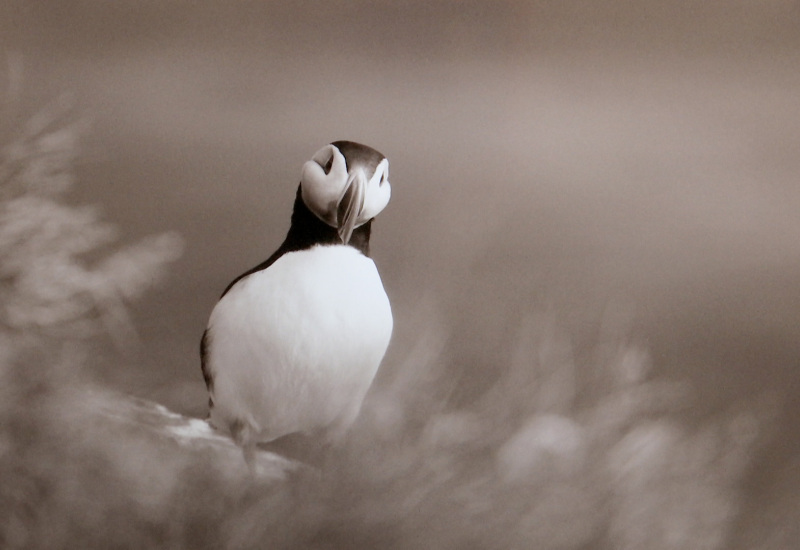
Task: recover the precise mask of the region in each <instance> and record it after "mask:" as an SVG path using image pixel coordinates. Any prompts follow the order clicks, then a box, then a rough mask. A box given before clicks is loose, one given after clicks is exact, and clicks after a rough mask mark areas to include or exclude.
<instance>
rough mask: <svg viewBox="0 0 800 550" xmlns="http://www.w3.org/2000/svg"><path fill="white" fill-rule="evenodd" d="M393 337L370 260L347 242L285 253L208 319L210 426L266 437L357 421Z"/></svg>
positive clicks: (334, 432)
mask: <svg viewBox="0 0 800 550" xmlns="http://www.w3.org/2000/svg"><path fill="white" fill-rule="evenodd" d="M391 333H392V313H391V308H390V306H389V300H388V298H387V296H386V292H385V291H384V289H383V284H382V283H381V279H380V276H379V275H378V271H377V269H376V268H375V264H374V263H373V262H372V260H371V259H369V258H367V257H366V256H364V255H363V254H361V253H360V252H358V251H357V250H355V249H354V248H351V247H348V246H316V247H314V248H312V249H309V250H304V251H298V252H290V253H288V254H285V255H283V256H281V258H279V259H278V260H277V261H276V262H275V263H274V264H272V265H271V266H270V267H269V268H267V269H265V270H263V271H259V272H257V273H254V274H252V275H250V276H248V277H246V278H244V279H242V280H241V281H239V282H238V283H237V284H235V285H234V286H233V287H232V288H231V289H230V290H229V291H228V293H227V294H226V295H225V296H224V297H223V298H222V299H221V300H220V301H219V303H218V304H217V306H216V307H215V308H214V311H213V312H212V313H211V318H210V320H209V334H210V339H211V344H210V346H209V357H208V360H209V365H210V369H211V373H212V376H213V379H214V385H213V399H214V407H213V409H212V413H211V421H212V423H213V424H214V425H215V426H217V427H218V428H221V429H227V428H228V427H229V425H230V423H231V422H234V421H237V420H238V421H244V422H246V423H248V424H249V425H250V426H251V428H252V429H253V430H254V431H255V432H256V433H257V434H258V436H257V438H258V441H270V440H272V439H275V438H277V437H280V436H282V435H286V434H288V433H293V432H298V431H300V432H306V433H313V432H316V431H319V430H327V432H328V433H327V435H328V437H330V438H336V437H338V436H340V435H341V433H342V432H343V431H344V430H346V429H347V428H348V427H349V426H350V424H352V422H353V421H354V420H355V417H356V416H357V415H358V412H359V410H360V408H361V403H362V401H363V399H364V396H365V394H366V392H367V390H368V389H369V386H370V385H371V383H372V380H373V378H374V376H375V373H376V371H377V369H378V366H379V365H380V362H381V360H382V359H383V355H384V353H385V352H386V348H387V346H388V344H389V339H390V337H391Z"/></svg>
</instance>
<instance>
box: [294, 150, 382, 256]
mask: <svg viewBox="0 0 800 550" xmlns="http://www.w3.org/2000/svg"><path fill="white" fill-rule="evenodd" d="M300 193H301V196H302V198H303V202H304V203H305V205H306V206H307V207H308V209H309V210H311V212H313V213H314V215H315V216H317V217H318V218H319V219H320V220H322V221H323V222H325V223H326V224H328V225H330V226H331V227H334V228H336V230H337V231H338V233H339V238H340V239H341V240H342V242H343V243H345V244H347V242H348V241H350V236H351V235H352V234H353V230H354V229H355V228H356V227H358V226H360V225H363V224H365V223H367V222H368V221H369V220H371V219H372V218H374V217H375V216H377V215H378V214H379V213H380V212H381V210H383V209H384V208H385V207H386V205H387V204H388V203H389V197H390V196H391V194H392V189H391V186H390V185H389V161H388V160H387V159H386V157H384V156H383V155H382V154H381V153H379V152H378V151H376V150H375V149H373V148H371V147H367V146H366V145H361V144H360V143H354V142H352V141H334V142H333V143H331V144H330V145H326V146H325V147H323V148H322V149H320V150H319V151H317V152H316V154H314V156H313V157H312V158H311V160H309V161H308V162H306V163H305V164H304V165H303V175H302V177H301V180H300Z"/></svg>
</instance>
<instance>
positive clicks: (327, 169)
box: [317, 155, 333, 176]
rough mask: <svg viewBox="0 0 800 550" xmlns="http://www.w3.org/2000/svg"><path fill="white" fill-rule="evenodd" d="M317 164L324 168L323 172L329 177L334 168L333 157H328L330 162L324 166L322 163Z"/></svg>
mask: <svg viewBox="0 0 800 550" xmlns="http://www.w3.org/2000/svg"><path fill="white" fill-rule="evenodd" d="M317 164H319V165H320V166H321V167H322V170H323V171H324V172H325V175H326V176H327V175H328V174H329V173H330V171H331V167H332V166H333V155H331V156H330V157H328V161H327V162H326V163H325V164H322V163H321V162H320V161H317Z"/></svg>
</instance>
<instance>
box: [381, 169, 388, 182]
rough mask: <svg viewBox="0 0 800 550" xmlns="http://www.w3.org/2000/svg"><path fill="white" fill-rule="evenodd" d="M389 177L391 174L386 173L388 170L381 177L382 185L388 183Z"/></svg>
mask: <svg viewBox="0 0 800 550" xmlns="http://www.w3.org/2000/svg"><path fill="white" fill-rule="evenodd" d="M388 177H389V174H387V173H386V170H384V171H383V175H382V176H381V185H382V184H384V183H386V178H388Z"/></svg>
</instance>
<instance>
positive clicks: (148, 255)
mask: <svg viewBox="0 0 800 550" xmlns="http://www.w3.org/2000/svg"><path fill="white" fill-rule="evenodd" d="M62 115H63V109H61V108H56V109H55V111H54V113H51V114H46V115H44V116H43V118H41V117H40V118H38V119H37V118H34V119H33V121H32V122H30V123H29V124H28V125H27V126H26V127H24V128H23V129H22V133H21V137H19V136H16V137H14V138H12V139H11V141H10V145H9V146H8V147H6V148H5V149H4V156H3V165H2V171H0V173H2V175H3V179H2V189H1V190H2V195H1V196H0V202H1V204H0V208H2V211H1V212H0V236H2V238H0V262H1V263H0V269H2V279H0V291H2V293H3V298H4V300H3V310H2V312H3V316H2V325H1V328H0V478H1V479H2V480H3V482H2V486H0V518H2V519H0V546H2V547H4V548H111V547H133V548H155V547H159V548H162V547H163V548H297V547H307V548H320V549H322V548H372V547H377V548H528V547H533V548H539V549H551V548H552V549H573V548H574V549H582V548H590V547H591V548H619V549H628V548H630V549H634V548H636V549H640V548H648V549H654V550H659V549H671V548H693V549H698V548H699V549H706V548H707V549H717V548H724V547H725V545H726V544H727V543H728V541H729V536H730V533H731V529H732V526H733V524H734V521H735V519H736V518H737V514H738V512H739V509H740V504H741V482H742V479H743V475H744V473H745V472H746V468H747V467H748V464H749V462H750V460H751V458H752V456H753V452H754V449H755V448H756V447H757V446H758V445H759V444H760V443H761V442H762V441H763V437H764V436H763V433H764V432H765V431H766V428H767V427H768V426H769V423H770V421H771V418H772V416H771V414H772V413H771V411H770V404H771V403H769V402H764V403H759V402H753V403H750V404H748V406H747V407H740V408H739V409H737V410H730V411H721V412H720V413H719V414H718V415H717V416H716V417H714V418H710V419H708V420H706V421H705V423H704V424H702V425H699V426H698V425H691V426H690V425H689V424H688V423H686V422H685V421H684V420H683V413H684V411H686V410H687V409H688V408H691V407H693V406H695V405H696V403H695V402H693V400H692V396H691V391H690V388H689V387H687V385H685V384H682V383H679V382H674V381H662V380H658V379H651V377H650V373H649V370H650V365H651V360H650V357H649V355H648V351H647V349H646V347H645V346H643V345H642V344H640V343H639V342H637V341H636V340H635V339H634V338H632V337H631V336H630V334H628V333H627V332H626V331H625V329H624V327H616V328H615V327H611V328H610V329H609V328H606V329H604V330H603V331H602V332H601V334H602V337H601V338H599V339H598V342H597V343H596V344H595V346H596V349H593V350H589V351H588V352H587V351H586V350H577V349H575V347H574V345H573V343H572V338H571V337H570V335H569V334H567V333H565V332H564V331H563V330H562V329H561V328H560V327H559V324H558V322H557V321H556V320H555V318H554V316H553V315H551V314H549V313H539V312H532V313H529V314H528V315H526V316H525V317H524V319H523V321H522V322H521V323H520V326H519V327H518V333H517V334H516V336H515V337H513V338H512V339H511V341H512V344H510V349H509V350H507V351H508V353H507V359H498V360H497V361H496V362H495V363H492V364H485V365H483V364H480V363H478V364H469V365H467V364H457V363H454V362H453V361H452V360H451V358H448V357H445V356H444V354H445V350H446V349H447V346H446V345H445V344H446V342H447V341H448V339H449V338H451V332H452V331H453V330H454V327H452V326H449V325H448V323H447V322H446V321H443V320H442V319H443V318H444V317H443V316H442V315H441V314H440V311H439V309H438V308H439V306H438V304H437V303H436V301H435V300H434V299H433V298H431V297H429V296H423V297H421V298H420V299H419V302H418V303H417V304H416V306H415V307H413V308H409V310H408V311H406V312H405V315H408V316H409V318H413V319H414V320H415V325H414V330H413V334H411V335H410V337H409V338H408V339H406V340H405V342H408V343H410V345H408V346H407V347H406V348H405V349H403V350H402V351H399V352H395V353H394V356H395V358H394V359H393V360H392V362H390V363H388V364H387V365H385V368H384V369H383V371H382V373H381V376H380V378H379V380H378V382H377V383H376V386H375V388H374V389H373V391H372V392H371V394H370V396H369V398H368V400H367V402H366V404H365V407H364V410H363V413H362V415H361V417H360V419H359V421H358V422H357V424H356V426H355V428H354V429H353V432H352V433H351V434H350V436H349V438H348V440H347V441H346V443H345V444H344V445H343V446H342V447H341V448H338V449H336V450H334V451H332V453H331V456H330V457H329V459H328V462H327V464H326V470H325V473H324V475H323V476H322V477H319V476H306V475H302V474H300V475H298V476H296V477H294V478H293V479H291V480H289V481H287V482H285V483H275V482H272V483H264V482H256V481H254V480H252V479H250V478H248V477H247V476H245V475H242V468H241V463H238V462H237V463H231V465H230V469H225V468H222V469H220V468H219V467H218V465H217V464H216V463H213V462H212V461H210V460H209V459H208V457H207V456H206V455H204V454H203V453H199V452H192V451H189V450H186V449H180V448H176V447H174V446H168V445H165V444H164V442H161V441H158V440H153V439H152V438H147V437H144V436H143V435H142V434H141V433H139V432H137V431H136V430H135V429H132V428H131V429H123V428H120V427H119V426H118V425H115V424H111V423H109V422H108V421H107V419H106V418H105V417H104V416H103V415H102V414H100V413H99V409H100V408H101V405H102V406H107V404H108V402H109V401H110V400H112V399H113V397H112V395H111V394H110V393H107V391H106V390H104V389H103V388H102V387H98V386H96V385H95V383H94V382H93V381H92V380H91V378H90V376H88V375H87V373H86V370H85V368H84V366H85V364H86V363H88V362H90V361H91V357H90V355H89V352H88V351H87V350H88V349H89V348H87V347H86V342H88V341H91V340H88V339H89V338H97V337H99V336H98V335H99V334H101V333H102V332H106V333H110V334H112V335H113V336H115V338H116V339H117V340H119V341H120V343H123V344H124V343H125V342H127V341H129V337H130V336H131V334H132V331H131V330H130V327H129V324H128V322H127V315H126V304H127V303H129V302H130V301H132V300H135V299H136V298H137V297H139V296H140V295H141V294H142V292H144V291H145V290H146V289H147V288H148V287H150V286H151V285H152V283H154V282H156V281H157V280H158V279H159V278H160V276H162V275H164V274H165V269H164V266H165V265H166V263H167V262H168V261H169V260H171V259H174V258H175V256H176V254H177V251H178V244H177V239H176V238H175V237H172V236H169V235H168V236H166V237H161V238H159V237H156V238H154V239H151V240H147V241H143V242H141V243H139V244H137V245H133V246H132V247H123V248H116V249H114V248H113V247H111V245H112V243H113V237H114V230H113V226H111V225H109V224H106V223H105V222H102V220H101V218H100V217H99V215H98V214H97V213H96V212H94V211H91V210H86V209H84V208H80V207H74V206H70V205H69V204H68V202H67V201H66V200H65V193H66V191H67V190H68V189H69V188H70V186H71V185H72V184H73V182H74V178H73V177H72V174H73V172H72V169H73V167H74V163H75V161H76V159H77V158H78V149H77V147H78V143H79V140H78V139H77V138H78V137H79V134H80V128H82V126H80V125H72V124H66V125H65V124H64V122H63V119H62V118H61V117H62ZM87 256H91V257H92V258H93V259H92V261H89V260H88V259H87ZM481 369H484V370H490V371H491V372H492V378H489V379H487V381H486V384H484V385H482V386H480V387H479V389H478V390H476V389H474V388H475V386H474V385H473V384H470V383H469V382H470V381H469V380H467V378H468V377H469V376H470V375H473V374H475V373H478V372H480V370H481ZM465 384H466V385H469V386H470V387H471V388H472V391H471V393H469V394H468V395H466V396H465V395H464V394H463V392H462V389H463V386H464V385H465Z"/></svg>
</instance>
